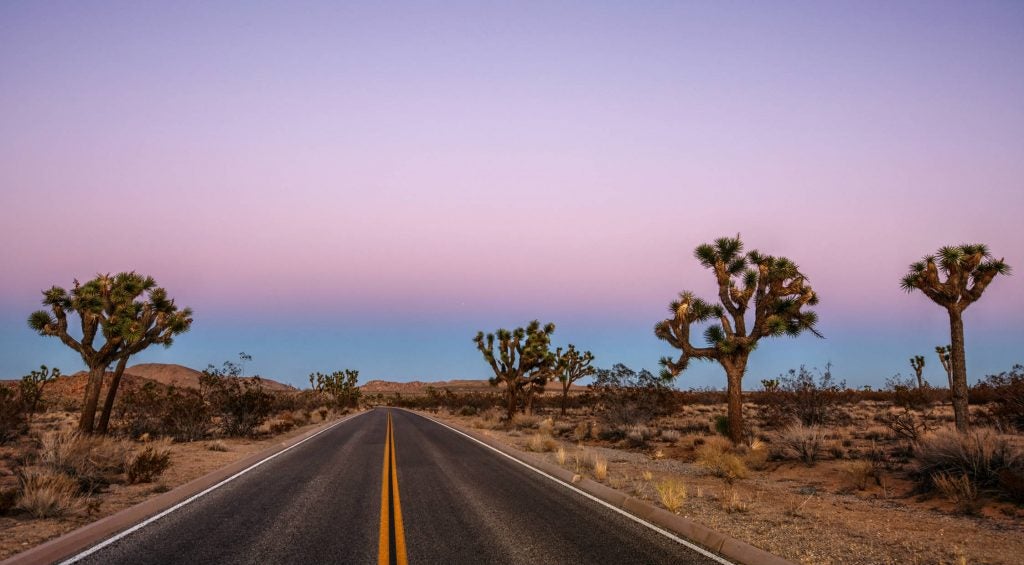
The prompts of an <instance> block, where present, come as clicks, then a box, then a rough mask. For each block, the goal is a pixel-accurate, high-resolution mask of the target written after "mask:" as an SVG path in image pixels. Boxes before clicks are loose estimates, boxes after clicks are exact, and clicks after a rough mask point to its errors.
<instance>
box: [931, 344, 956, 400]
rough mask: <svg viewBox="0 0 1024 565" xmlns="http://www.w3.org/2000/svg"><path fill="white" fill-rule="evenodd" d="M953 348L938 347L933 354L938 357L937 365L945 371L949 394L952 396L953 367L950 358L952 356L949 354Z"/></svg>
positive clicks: (946, 346)
mask: <svg viewBox="0 0 1024 565" xmlns="http://www.w3.org/2000/svg"><path fill="white" fill-rule="evenodd" d="M952 351H953V348H952V347H950V346H948V345H938V346H936V347H935V354H936V355H938V356H939V363H941V364H942V370H943V371H946V382H947V384H948V385H949V388H948V389H947V390H949V393H950V394H953V365H952V361H951V360H950V358H951V357H952V356H953V354H952V353H951V352H952Z"/></svg>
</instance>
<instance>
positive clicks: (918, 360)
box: [910, 355, 924, 388]
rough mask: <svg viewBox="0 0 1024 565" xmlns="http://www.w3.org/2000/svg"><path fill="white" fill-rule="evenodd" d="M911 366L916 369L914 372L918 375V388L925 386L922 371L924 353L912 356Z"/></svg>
mask: <svg viewBox="0 0 1024 565" xmlns="http://www.w3.org/2000/svg"><path fill="white" fill-rule="evenodd" d="M910 367H911V368H912V369H914V373H915V374H916V375H917V388H924V378H923V377H922V376H921V373H923V372H924V355H915V356H914V357H911V358H910Z"/></svg>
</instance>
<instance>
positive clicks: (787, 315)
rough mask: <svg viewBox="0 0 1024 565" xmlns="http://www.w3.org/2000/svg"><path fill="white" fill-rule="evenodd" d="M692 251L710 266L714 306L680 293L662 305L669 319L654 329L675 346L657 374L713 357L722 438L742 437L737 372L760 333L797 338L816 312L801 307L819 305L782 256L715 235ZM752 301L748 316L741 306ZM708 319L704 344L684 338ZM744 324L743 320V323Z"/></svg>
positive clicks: (667, 373) (740, 378)
mask: <svg viewBox="0 0 1024 565" xmlns="http://www.w3.org/2000/svg"><path fill="white" fill-rule="evenodd" d="M694 256H696V258H697V260H698V261H700V264H701V265H703V266H704V267H705V268H707V269H710V270H711V271H712V272H713V273H714V276H715V280H716V282H717V283H718V299H719V302H720V303H719V304H712V303H710V302H705V301H704V300H702V299H700V298H697V297H696V296H694V294H693V293H692V292H689V291H686V292H683V293H681V294H680V295H679V299H678V300H675V301H673V302H672V303H671V304H669V311H670V312H671V313H672V317H671V318H668V319H667V320H662V321H661V322H658V324H657V325H656V326H655V327H654V334H655V335H656V336H657V337H658V338H659V339H662V340H664V341H666V342H668V343H669V345H671V346H672V347H675V348H676V349H679V350H681V354H680V356H679V358H678V359H677V360H675V361H673V360H672V359H671V358H668V357H665V358H663V359H662V360H661V365H662V367H663V370H662V377H663V378H664V379H666V380H670V379H674V378H675V377H676V376H678V375H679V373H681V372H682V371H683V370H685V369H686V367H687V366H688V365H689V363H690V360H691V359H698V360H703V361H717V362H718V363H719V364H721V365H722V368H723V369H725V375H726V378H727V380H728V388H727V391H728V399H729V438H730V439H732V441H733V442H737V443H738V442H740V441H741V440H742V438H743V388H742V387H743V375H744V373H745V372H746V369H747V359H748V358H749V357H750V353H751V352H752V351H754V349H755V348H756V347H757V344H758V342H759V341H760V340H761V339H763V338H767V337H777V336H782V335H789V336H793V337H795V336H798V335H800V334H801V333H803V332H805V331H808V332H811V333H812V334H814V335H816V336H818V337H822V336H821V334H820V333H818V331H817V330H816V329H815V327H814V326H815V324H816V323H817V321H818V316H817V314H815V313H814V312H813V311H811V310H805V309H804V308H805V307H806V306H814V305H815V304H817V303H818V295H817V294H815V292H814V290H813V289H812V288H811V286H810V285H809V284H808V283H807V277H805V276H804V275H803V274H802V273H801V272H800V270H799V268H798V267H797V265H796V264H795V263H793V262H792V261H790V260H789V259H786V258H785V257H773V256H771V255H763V254H761V253H759V252H757V251H750V252H749V253H744V252H743V242H742V240H741V239H740V236H739V235H737V236H736V237H734V238H733V237H722V238H719V239H716V240H715V242H714V243H706V244H703V245H700V246H699V247H697V249H696V250H694ZM751 300H753V310H754V312H753V320H752V321H751V320H748V318H747V310H748V309H750V307H751ZM709 320H715V322H713V323H712V324H711V325H709V326H708V327H707V328H705V330H704V340H705V341H706V346H705V347H694V346H693V345H692V344H691V343H690V327H691V326H692V325H693V324H697V323H701V322H707V321H709ZM748 322H750V323H749V324H748Z"/></svg>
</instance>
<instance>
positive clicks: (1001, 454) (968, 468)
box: [914, 427, 1024, 496]
mask: <svg viewBox="0 0 1024 565" xmlns="http://www.w3.org/2000/svg"><path fill="white" fill-rule="evenodd" d="M914 455H915V457H916V468H915V475H916V477H917V479H918V482H919V484H920V486H921V487H922V488H923V489H924V490H934V489H936V488H938V485H936V482H935V481H936V478H938V477H942V476H945V477H946V479H947V480H952V479H954V478H955V479H956V480H960V479H959V477H966V478H967V479H968V480H970V482H971V484H973V485H974V486H975V487H977V488H978V489H979V490H991V491H994V492H1000V491H1001V490H1002V488H1003V485H1004V483H1005V481H1004V480H1000V477H1001V475H1003V476H1005V475H1007V474H1008V473H1009V474H1013V473H1022V472H1024V453H1022V451H1021V449H1020V447H1018V446H1016V445H1014V443H1013V442H1012V440H1011V438H1010V437H1008V436H1004V435H1001V434H1000V433H999V432H998V430H995V429H992V428H983V427H975V428H973V429H971V430H970V431H968V432H967V433H964V434H960V433H957V432H956V431H955V430H953V429H949V428H943V429H940V430H936V431H935V432H933V433H932V434H930V435H928V436H926V437H925V438H923V439H922V440H921V442H920V443H919V444H918V445H917V447H916V448H915V450H914ZM1007 494H1010V495H1011V496H1012V493H1007Z"/></svg>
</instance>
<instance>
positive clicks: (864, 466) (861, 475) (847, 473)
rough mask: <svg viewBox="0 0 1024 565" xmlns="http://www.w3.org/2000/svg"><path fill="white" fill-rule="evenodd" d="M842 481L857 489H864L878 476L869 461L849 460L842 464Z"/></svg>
mask: <svg viewBox="0 0 1024 565" xmlns="http://www.w3.org/2000/svg"><path fill="white" fill-rule="evenodd" d="M841 472H842V475H843V479H844V481H845V482H846V483H847V484H849V485H850V486H851V487H853V488H855V489H857V490H864V489H866V488H868V485H869V484H870V483H871V481H872V480H874V479H876V477H877V476H878V474H877V472H876V471H875V466H874V465H872V464H871V462H870V461H851V462H849V463H847V464H845V465H843V466H842V468H841Z"/></svg>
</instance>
